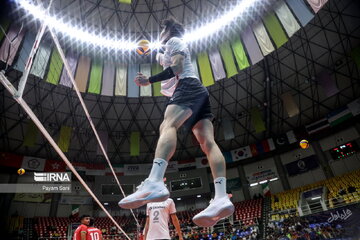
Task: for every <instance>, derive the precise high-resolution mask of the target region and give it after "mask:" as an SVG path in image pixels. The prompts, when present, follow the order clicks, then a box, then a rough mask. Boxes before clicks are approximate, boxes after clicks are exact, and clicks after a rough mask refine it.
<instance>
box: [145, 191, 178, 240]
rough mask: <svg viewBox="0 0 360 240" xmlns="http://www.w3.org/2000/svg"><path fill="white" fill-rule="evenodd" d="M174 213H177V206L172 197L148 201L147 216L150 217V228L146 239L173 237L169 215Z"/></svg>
mask: <svg viewBox="0 0 360 240" xmlns="http://www.w3.org/2000/svg"><path fill="white" fill-rule="evenodd" d="M173 213H176V208H175V203H174V201H173V200H172V199H171V198H168V199H167V200H166V201H164V202H153V203H148V204H147V205H146V216H148V217H149V230H148V233H147V237H146V240H155V239H171V238H170V233H169V217H170V214H173Z"/></svg>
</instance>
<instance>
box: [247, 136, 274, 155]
mask: <svg viewBox="0 0 360 240" xmlns="http://www.w3.org/2000/svg"><path fill="white" fill-rule="evenodd" d="M250 150H251V154H252V156H253V157H255V156H257V155H259V154H262V153H266V152H270V151H273V150H275V143H274V140H273V139H272V138H268V139H265V140H262V141H261V142H257V143H253V144H250Z"/></svg>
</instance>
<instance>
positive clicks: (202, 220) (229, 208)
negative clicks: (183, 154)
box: [193, 119, 234, 227]
mask: <svg viewBox="0 0 360 240" xmlns="http://www.w3.org/2000/svg"><path fill="white" fill-rule="evenodd" d="M193 133H194V135H195V137H196V139H197V140H198V142H199V143H200V146H201V149H202V150H203V152H204V153H205V154H206V157H207V159H208V161H209V164H210V168H211V172H212V175H213V178H214V186H215V196H214V199H213V200H212V201H211V202H210V205H209V206H208V207H207V208H206V209H204V210H203V211H202V212H200V213H199V214H197V215H196V216H194V218H193V221H194V222H195V224H197V225H198V226H201V227H210V226H213V225H215V224H216V223H217V222H218V221H219V220H220V219H222V218H225V217H228V216H230V215H232V214H233V212H234V205H233V204H232V203H231V201H230V199H229V197H228V195H227V193H226V166H225V159H224V156H223V155H222V153H221V151H220V149H219V147H218V145H217V144H216V142H215V139H214V127H213V124H212V122H211V121H210V120H209V119H202V120H200V121H198V122H197V123H196V125H195V126H194V127H193Z"/></svg>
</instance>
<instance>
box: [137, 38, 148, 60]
mask: <svg viewBox="0 0 360 240" xmlns="http://www.w3.org/2000/svg"><path fill="white" fill-rule="evenodd" d="M136 52H137V53H138V54H139V55H141V56H146V55H149V53H150V42H149V41H148V40H144V39H143V40H140V41H139V42H137V48H136Z"/></svg>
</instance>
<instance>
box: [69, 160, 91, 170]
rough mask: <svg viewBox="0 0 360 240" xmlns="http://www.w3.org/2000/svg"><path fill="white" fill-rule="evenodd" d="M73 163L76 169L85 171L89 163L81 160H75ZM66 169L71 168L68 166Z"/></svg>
mask: <svg viewBox="0 0 360 240" xmlns="http://www.w3.org/2000/svg"><path fill="white" fill-rule="evenodd" d="M72 165H73V166H74V168H75V169H76V171H80V172H85V171H86V166H87V165H88V164H87V163H81V162H73V163H72ZM66 169H67V170H69V168H68V167H67V166H66Z"/></svg>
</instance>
